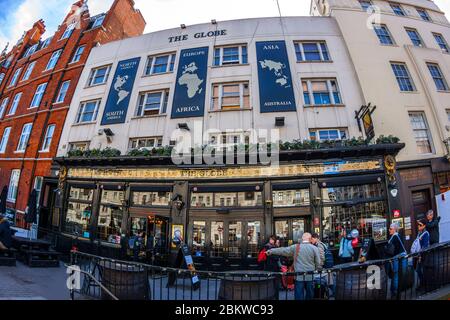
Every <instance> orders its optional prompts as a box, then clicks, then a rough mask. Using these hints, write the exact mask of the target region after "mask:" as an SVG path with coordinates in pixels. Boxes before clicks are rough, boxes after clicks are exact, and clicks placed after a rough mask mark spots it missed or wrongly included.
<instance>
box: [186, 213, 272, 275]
mask: <svg viewBox="0 0 450 320" xmlns="http://www.w3.org/2000/svg"><path fill="white" fill-rule="evenodd" d="M263 233H264V225H263V219H262V218H254V219H252V218H246V219H242V218H231V217H227V218H222V217H217V218H211V219H208V220H206V219H201V218H199V219H193V221H192V239H191V240H190V241H191V243H190V245H191V247H192V250H193V251H194V256H195V257H196V260H197V262H198V263H200V265H202V267H203V268H205V267H207V268H208V269H210V270H247V269H250V270H252V269H257V268H258V264H257V257H258V252H259V250H260V248H261V246H262V245H263V243H262V241H263V239H264V234H263ZM197 262H196V263H197ZM203 264H204V265H203Z"/></svg>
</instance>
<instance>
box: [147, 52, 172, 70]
mask: <svg viewBox="0 0 450 320" xmlns="http://www.w3.org/2000/svg"><path fill="white" fill-rule="evenodd" d="M166 56H168V57H169V59H168V60H167V69H166V72H158V73H155V72H154V69H155V61H156V59H158V58H162V57H166ZM176 60H177V53H176V52H170V53H163V54H158V55H153V56H148V57H147V62H146V64H145V69H144V76H152V75H159V74H166V73H172V72H174V70H175V62H176ZM172 63H173V66H174V67H173V70H170V66H171V65H172ZM149 64H151V65H149ZM147 71H148V72H147Z"/></svg>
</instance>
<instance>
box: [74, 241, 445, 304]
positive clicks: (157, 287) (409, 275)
mask: <svg viewBox="0 0 450 320" xmlns="http://www.w3.org/2000/svg"><path fill="white" fill-rule="evenodd" d="M449 255H450V242H449V243H443V244H439V245H435V246H433V247H430V248H428V249H426V250H424V251H422V252H420V253H417V254H411V255H407V256H400V257H396V258H393V259H385V260H376V261H368V262H366V263H363V264H359V263H351V264H346V265H340V266H336V267H335V268H332V269H326V270H321V271H316V272H308V273H278V272H276V273H274V272H258V271H248V272H247V271H236V272H212V271H196V272H195V273H193V272H191V271H188V270H183V269H175V268H166V267H160V266H152V265H146V264H142V263H135V262H128V261H120V260H114V259H110V258H104V257H100V256H95V255H91V254H86V253H82V252H75V251H74V252H72V253H71V264H72V266H75V267H76V268H79V270H80V271H81V272H79V273H78V276H79V280H80V281H78V282H77V283H79V286H78V287H76V286H75V287H74V288H72V289H71V296H72V297H73V298H74V299H76V298H77V297H80V296H83V297H88V298H93V299H111V293H112V295H113V296H114V297H117V298H118V299H119V300H128V299H132V300H294V299H296V298H299V297H296V294H295V291H296V289H297V290H298V291H300V290H299V289H300V287H301V286H303V285H304V284H306V286H309V284H312V289H311V290H310V291H309V292H311V294H312V297H310V298H313V299H323V300H387V299H396V300H410V299H416V298H418V297H419V296H423V295H425V294H426V293H430V292H432V291H435V290H437V289H440V288H442V287H444V286H446V285H448V284H450V256H449ZM419 270H421V272H418V271H419ZM94 279H95V281H94ZM294 280H296V281H298V282H295V285H292V284H293V283H294ZM99 284H101V286H100V285H99ZM105 289H106V290H107V291H108V292H105V291H106V290H105ZM302 292H303V293H304V295H305V296H306V291H302Z"/></svg>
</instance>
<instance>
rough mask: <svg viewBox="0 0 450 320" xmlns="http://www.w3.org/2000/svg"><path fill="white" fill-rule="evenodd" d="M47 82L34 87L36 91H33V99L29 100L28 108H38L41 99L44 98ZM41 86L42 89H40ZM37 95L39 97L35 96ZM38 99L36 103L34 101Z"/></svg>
mask: <svg viewBox="0 0 450 320" xmlns="http://www.w3.org/2000/svg"><path fill="white" fill-rule="evenodd" d="M47 85H48V83H47V82H44V83H41V84H39V85H38V86H37V87H36V91H35V92H34V95H33V99H32V100H31V103H30V107H29V108H28V109H34V108H39V106H40V105H41V102H42V99H43V98H44V95H45V91H46V90H47ZM42 88H43V89H42ZM36 97H39V98H36ZM36 100H38V103H36V102H37V101H36Z"/></svg>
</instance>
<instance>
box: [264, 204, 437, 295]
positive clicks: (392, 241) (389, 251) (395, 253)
mask: <svg viewBox="0 0 450 320" xmlns="http://www.w3.org/2000/svg"><path fill="white" fill-rule="evenodd" d="M439 221H440V217H436V216H435V215H434V212H433V210H430V211H428V212H427V214H426V218H423V219H420V220H418V221H417V228H418V232H417V238H416V239H415V241H414V242H413V244H412V247H411V250H410V252H409V253H418V252H420V251H421V250H424V249H426V248H428V247H429V246H430V245H433V244H435V243H439ZM358 237H359V233H358V231H357V230H356V229H355V230H345V229H344V230H343V231H342V234H341V241H340V245H339V252H338V259H339V260H338V263H339V264H345V263H352V262H355V261H357V260H358V261H360V262H364V261H367V260H372V259H374V258H370V257H369V259H364V260H361V259H357V257H356V250H355V248H356V247H357V246H358V243H359V241H358ZM372 249H374V250H376V248H375V246H373V248H371V250H372ZM362 254H363V253H362V250H360V256H361V255H362ZM264 255H265V256H266V257H264ZM407 255H408V251H407V249H406V247H405V240H404V239H403V236H402V235H401V234H400V233H399V225H398V224H396V223H393V224H391V225H390V228H389V240H388V242H387V244H386V245H385V247H384V250H383V254H382V255H379V254H378V253H377V254H376V256H377V257H380V256H381V257H384V258H386V259H389V262H387V263H386V266H385V267H386V272H387V274H388V276H389V278H390V280H391V284H390V290H391V296H392V297H396V296H397V294H398V289H399V274H400V272H406V270H407V269H408V259H403V257H405V256H407ZM374 256H375V255H373V257H374ZM359 258H360V257H359ZM365 258H367V257H365ZM290 260H293V263H292V265H291V266H290V267H289V266H288V265H289V262H290ZM258 261H259V262H260V263H262V264H263V269H264V270H265V271H268V272H295V273H297V275H296V277H295V279H294V281H293V282H294V283H292V284H289V283H287V281H286V279H285V278H284V277H283V279H282V281H281V286H282V287H283V288H284V289H286V290H289V289H291V290H295V299H296V300H311V299H313V298H314V295H315V290H314V289H315V285H316V283H317V278H315V277H314V274H312V272H314V271H319V274H320V271H322V270H323V269H329V268H332V267H333V266H334V261H333V254H332V252H331V251H330V250H329V248H328V246H327V245H326V244H325V243H323V242H322V241H321V240H320V237H319V235H318V234H310V233H308V232H306V233H304V234H303V236H302V238H301V239H300V240H299V243H298V244H294V245H292V246H289V247H281V245H280V240H279V239H277V237H276V236H271V237H270V238H269V241H268V242H267V244H266V245H265V246H264V248H263V249H262V250H261V252H260V255H259V257H258ZM413 268H414V270H415V271H416V272H417V275H418V279H419V285H422V282H423V281H422V280H423V269H424V261H423V259H422V258H420V256H417V257H415V258H414V259H413ZM319 284H323V282H322V280H321V279H320V276H319ZM333 289H334V288H332V289H331V292H333ZM419 289H420V286H419Z"/></svg>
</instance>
